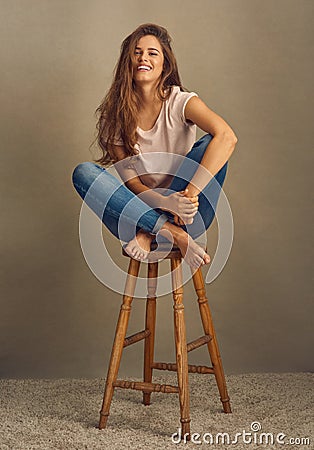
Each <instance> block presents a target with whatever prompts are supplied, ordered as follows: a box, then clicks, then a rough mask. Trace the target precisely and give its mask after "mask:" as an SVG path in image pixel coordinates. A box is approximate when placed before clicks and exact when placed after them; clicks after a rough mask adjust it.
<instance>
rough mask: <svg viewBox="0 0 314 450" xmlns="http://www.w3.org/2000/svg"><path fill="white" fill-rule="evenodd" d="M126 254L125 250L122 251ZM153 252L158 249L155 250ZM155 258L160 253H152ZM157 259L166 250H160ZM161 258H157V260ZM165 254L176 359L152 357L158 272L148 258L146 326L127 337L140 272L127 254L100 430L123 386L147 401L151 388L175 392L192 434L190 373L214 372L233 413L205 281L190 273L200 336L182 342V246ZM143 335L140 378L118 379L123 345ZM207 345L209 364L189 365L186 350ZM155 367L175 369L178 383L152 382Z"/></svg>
mask: <svg viewBox="0 0 314 450" xmlns="http://www.w3.org/2000/svg"><path fill="white" fill-rule="evenodd" d="M122 252H123V254H124V255H125V256H128V257H129V255H128V254H127V253H125V251H124V250H123V251H122ZM154 253H156V252H154ZM156 256H157V257H158V255H156ZM160 256H161V258H163V257H164V255H163V256H162V255H160ZM161 258H160V259H161ZM166 258H168V259H170V261H171V276H172V287H173V301H174V334H175V346H176V363H162V362H154V340H155V323H156V282H157V276H158V262H148V295H147V300H146V323H145V330H143V331H140V332H138V333H135V334H133V335H132V336H129V337H126V332H127V327H128V321H129V317H130V312H131V304H132V301H133V296H134V290H135V285H136V279H137V277H138V273H139V268H140V262H139V261H136V260H135V259H132V258H130V264H129V270H128V276H127V280H126V285H125V294H124V296H123V302H122V305H121V309H120V314H119V319H118V323H117V328H116V334H115V338H114V343H113V347H112V352H111V358H110V363H109V368H108V373H107V379H106V385H105V393H104V399H103V404H102V409H101V411H100V421H99V429H102V428H105V427H106V424H107V420H108V416H109V409H110V404H111V400H112V397H113V392H114V389H115V388H116V387H119V388H124V389H136V390H139V391H142V392H143V403H144V405H149V404H150V397H151V393H152V392H163V393H167V394H169V393H178V394H179V402H180V413H181V419H180V420H181V431H182V438H183V437H184V436H186V439H187V440H189V439H190V420H191V419H190V400H189V385H188V372H191V373H199V374H214V375H215V378H216V383H217V386H218V389H219V393H220V400H221V402H222V405H223V410H224V412H225V413H231V407H230V401H229V400H230V399H229V396H228V392H227V386H226V381H225V376H224V371H223V366H222V361H221V358H220V354H219V349H218V344H217V340H216V334H215V330H214V327H213V322H212V317H211V312H210V309H209V305H208V300H207V298H206V292H205V286H204V280H203V275H202V272H201V269H200V268H199V269H198V270H197V271H196V272H195V273H194V275H193V283H194V288H195V290H196V293H197V297H198V304H199V310H200V315H201V319H202V324H203V328H204V336H202V337H200V338H198V339H196V340H194V341H192V342H189V343H188V344H187V343H186V331H185V320H184V305H183V286H182V267H181V262H182V254H181V252H180V250H179V249H178V248H176V247H173V248H172V250H171V251H170V253H169V254H168V255H167V256H166ZM142 339H145V344H144V381H143V382H134V381H124V380H118V379H117V375H118V370H119V366H120V361H121V356H122V350H123V348H124V347H127V346H128V345H131V344H134V343H136V342H139V341H140V340H142ZM204 344H207V348H208V351H209V355H210V359H211V364H212V367H207V366H195V365H189V364H188V352H190V351H192V350H195V349H196V348H199V347H200V346H202V345H204ZM153 369H159V370H170V371H175V372H177V377H178V386H171V385H167V384H157V383H152V376H153Z"/></svg>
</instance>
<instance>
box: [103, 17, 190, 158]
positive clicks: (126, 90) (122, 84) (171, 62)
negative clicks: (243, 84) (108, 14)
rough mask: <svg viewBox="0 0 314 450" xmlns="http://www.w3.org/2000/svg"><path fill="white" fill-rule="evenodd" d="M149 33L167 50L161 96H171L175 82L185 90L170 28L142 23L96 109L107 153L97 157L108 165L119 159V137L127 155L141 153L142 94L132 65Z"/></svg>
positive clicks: (126, 44)
mask: <svg viewBox="0 0 314 450" xmlns="http://www.w3.org/2000/svg"><path fill="white" fill-rule="evenodd" d="M146 35H152V36H155V37H156V38H157V39H158V41H159V42H160V45H161V48H162V50H163V55H164V65H163V71H162V74H161V77H160V80H159V82H158V85H157V95H158V97H159V99H160V100H162V101H165V100H166V99H167V98H168V97H169V95H170V92H171V89H169V88H170V87H171V86H179V87H180V89H181V91H183V90H184V88H183V86H182V84H181V80H180V76H179V72H178V67H177V62H176V58H175V56H174V53H173V51H172V48H171V45H170V43H171V37H170V36H169V33H168V31H167V30H166V29H165V28H163V27H161V26H159V25H155V24H152V23H146V24H143V25H140V26H139V27H138V28H137V29H136V30H135V31H133V33H131V34H130V35H129V36H127V37H126V38H125V39H124V41H123V42H122V44H121V50H120V57H119V59H118V62H117V64H116V66H115V69H114V78H113V82H112V85H111V87H110V89H109V91H108V92H107V94H106V96H105V98H104V100H103V101H102V103H101V104H100V105H99V106H98V108H97V110H96V115H97V117H98V122H97V125H96V128H97V130H98V134H97V137H96V141H97V142H98V145H99V147H100V148H101V150H102V153H103V155H102V156H101V158H99V159H94V161H95V162H98V163H100V164H102V165H104V166H106V165H109V164H110V163H112V162H115V161H117V157H116V155H115V151H114V142H115V141H116V140H117V138H118V139H121V140H122V141H123V146H124V148H125V151H126V156H132V155H135V154H137V153H138V151H137V149H136V148H135V145H136V143H137V140H138V135H137V131H136V129H137V123H138V110H139V105H140V98H139V95H138V93H137V92H136V89H135V85H134V81H133V79H132V73H133V69H132V67H133V61H134V58H135V48H136V46H137V43H138V41H139V40H140V39H141V37H143V36H146Z"/></svg>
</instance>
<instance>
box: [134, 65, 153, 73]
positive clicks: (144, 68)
mask: <svg viewBox="0 0 314 450" xmlns="http://www.w3.org/2000/svg"><path fill="white" fill-rule="evenodd" d="M150 70H152V68H151V67H149V66H138V68H137V71H138V72H149V71H150Z"/></svg>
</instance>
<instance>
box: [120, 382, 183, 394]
mask: <svg viewBox="0 0 314 450" xmlns="http://www.w3.org/2000/svg"><path fill="white" fill-rule="evenodd" d="M113 386H114V387H115V388H116V387H119V388H122V389H135V390H137V391H143V392H163V393H164V394H178V392H179V388H178V386H171V385H170V384H157V383H145V382H144V381H126V380H117V381H116V382H115V383H113Z"/></svg>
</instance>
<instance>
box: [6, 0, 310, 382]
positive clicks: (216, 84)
mask: <svg viewBox="0 0 314 450" xmlns="http://www.w3.org/2000/svg"><path fill="white" fill-rule="evenodd" d="M0 6H1V14H0V17H1V19H0V20H1V27H0V30H1V31H0V33H1V120H0V126H1V145H2V148H1V157H2V163H1V185H2V203H1V210H2V221H1V223H2V232H1V253H2V257H1V265H2V270H1V327H0V340H1V347H0V368H1V369H0V376H1V377H5V378H23V377H25V378H27V377H33V378H55V377H64V378H65V377H75V378H79V377H103V376H105V374H106V369H107V363H108V360H109V354H110V348H111V345H112V339H113V335H114V331H115V322H116V319H117V315H118V311H119V308H120V301H121V297H120V295H119V294H117V293H115V292H112V291H111V290H110V289H108V288H107V287H106V286H104V285H103V284H102V283H101V282H100V281H99V280H98V279H97V278H96V277H95V276H94V275H93V273H92V272H91V271H90V269H89V267H88V266H87V264H86V262H85V260H84V257H83V254H82V251H81V248H80V243H79V229H78V225H79V214H80V208H81V199H80V197H79V196H78V194H77V193H76V191H75V190H74V188H73V186H72V184H71V175H72V171H73V169H74V167H75V166H76V165H77V164H79V163H80V162H83V161H92V159H93V157H94V156H95V157H96V156H99V154H98V153H97V150H96V148H93V149H92V150H89V145H90V144H91V142H92V140H93V138H94V130H95V123H96V121H95V118H94V111H95V109H96V107H97V106H98V104H99V102H100V101H101V99H102V98H103V96H104V94H105V92H106V90H107V89H108V87H109V85H110V83H111V79H112V71H113V68H114V65H115V63H116V60H117V57H118V54H119V46H120V43H121V41H122V40H123V39H124V38H125V37H126V36H127V35H128V34H129V33H131V32H132V31H133V30H134V29H135V28H136V27H137V26H138V25H139V24H141V23H145V22H155V23H157V24H160V25H162V26H165V27H166V28H167V29H168V30H169V32H170V34H171V35H172V37H173V48H174V51H175V54H176V56H177V59H178V64H179V69H180V73H181V77H182V80H183V84H184V86H185V87H186V88H187V89H189V90H191V91H195V92H197V93H198V95H199V96H200V97H201V98H202V99H203V100H204V101H205V102H206V103H207V105H208V106H209V107H210V108H212V109H213V110H214V111H215V112H217V113H218V114H220V115H221V116H222V117H223V118H224V119H225V120H226V121H227V122H228V123H229V124H230V126H231V127H232V128H233V129H234V131H235V133H236V134H237V136H238V144H237V147H236V150H235V152H234V154H233V155H232V157H231V160H230V163H229V169H228V174H227V178H226V182H225V185H224V190H225V192H226V195H227V196H228V199H229V202H230V204H231V208H232V212H233V219H234V225H235V237H234V242H233V248H232V252H231V255H230V258H229V260H228V262H227V265H226V267H225V268H224V270H223V271H222V273H221V274H220V276H219V277H218V278H217V279H216V280H215V281H214V283H212V284H210V285H207V287H206V289H207V293H208V297H209V301H210V305H211V308H212V312H213V316H214V321H215V325H216V330H217V333H218V340H219V344H220V350H221V353H222V357H223V361H224V366H225V371H226V373H227V374H230V373H241V372H263V371H268V372H281V371H285V372H290V371H310V370H313V358H312V350H313V339H312V336H313V334H312V318H313V305H312V302H311V290H312V289H311V288H310V281H311V269H312V267H311V266H312V258H313V252H312V249H311V248H312V246H313V240H312V238H311V221H312V218H313V217H312V215H311V213H312V208H311V205H312V199H311V196H312V192H313V188H312V186H311V184H310V181H311V180H312V169H311V162H313V136H312V129H313V126H312V120H313V118H312V112H313V101H312V100H313V97H312V92H311V88H312V78H313V69H314V67H313V58H311V54H312V50H313V32H312V30H313V9H314V8H313V6H314V4H313V2H312V1H311V0H298V1H297V0H263V1H262V0H219V1H218V0H216V1H214V0H196V1H195V2H190V1H187V0H182V1H179V0H174V1H171V0H170V1H169V0H167V1H166V0H160V1H158V2H157V1H155V2H153V1H147V0H145V1H144V0H143V1H136V0H132V1H122V0H116V1H115V2H112V1H107V0H92V1H89V2H87V1H86V0H54V1H51V0H1V1H0ZM201 134H202V133H199V134H198V135H199V136H201ZM108 233H109V232H107V231H106V230H105V229H104V235H105V238H104V239H106V242H107V243H108V244H107V245H108V246H109V248H110V252H111V254H112V257H113V258H115V260H116V261H119V263H120V264H121V267H123V266H125V265H126V263H127V261H125V260H126V258H123V257H122V256H121V249H120V244H119V243H118V241H117V240H116V239H115V238H114V237H112V236H110V235H109V234H108ZM208 236H209V249H210V253H211V255H212V256H213V253H214V251H215V246H216V242H217V226H216V224H213V225H212V226H211V228H210V230H209V232H208ZM185 304H186V316H187V322H188V335H189V337H191V338H195V337H198V336H199V335H200V330H201V328H200V327H201V323H200V320H199V317H198V311H197V303H196V301H195V295H194V294H193V289H192V286H191V283H188V285H187V286H186V287H185ZM143 320H144V301H143V300H135V301H134V309H133V317H132V320H131V324H130V328H129V332H130V333H132V332H134V331H137V330H139V329H142V327H143ZM157 333H158V334H157V336H158V337H157V344H156V345H157V349H156V352H157V355H159V357H161V358H162V360H164V361H171V360H172V358H173V318H172V300H171V297H170V296H163V297H162V298H161V299H160V303H159V309H158V315H157ZM141 349H142V344H137V346H134V347H133V348H132V349H127V350H125V352H124V356H123V363H122V366H121V373H128V374H129V375H132V376H140V375H141V373H142V369H141V364H142V356H141ZM161 355H162V356H161ZM193 356H194V359H195V360H197V361H200V360H201V361H203V362H204V363H207V354H206V352H205V351H204V353H202V351H201V350H199V351H198V353H197V352H196V353H195V354H194V355H193ZM157 358H158V356H157ZM191 361H194V360H193V358H192V359H191Z"/></svg>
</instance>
